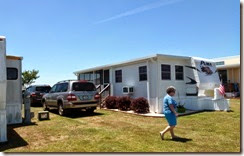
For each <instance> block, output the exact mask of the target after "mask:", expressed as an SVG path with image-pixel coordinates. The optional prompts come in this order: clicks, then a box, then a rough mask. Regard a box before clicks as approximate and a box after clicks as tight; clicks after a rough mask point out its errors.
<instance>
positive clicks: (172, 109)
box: [169, 104, 178, 116]
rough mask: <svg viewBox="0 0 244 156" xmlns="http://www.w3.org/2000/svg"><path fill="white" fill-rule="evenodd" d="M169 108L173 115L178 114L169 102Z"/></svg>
mask: <svg viewBox="0 0 244 156" xmlns="http://www.w3.org/2000/svg"><path fill="white" fill-rule="evenodd" d="M169 108H170V110H171V111H172V112H173V113H174V114H175V116H178V113H177V112H176V111H175V108H174V105H173V104H170V105H169Z"/></svg>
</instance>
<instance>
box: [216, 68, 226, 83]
mask: <svg viewBox="0 0 244 156" xmlns="http://www.w3.org/2000/svg"><path fill="white" fill-rule="evenodd" d="M218 73H219V78H220V81H222V82H223V83H224V84H226V83H227V80H228V79H227V70H218Z"/></svg>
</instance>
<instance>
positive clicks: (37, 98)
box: [23, 85, 51, 105]
mask: <svg viewBox="0 0 244 156" xmlns="http://www.w3.org/2000/svg"><path fill="white" fill-rule="evenodd" d="M50 89H51V87H50V86H49V85H32V86H29V87H28V88H26V90H25V92H24V95H23V96H24V101H25V99H26V98H30V103H31V105H34V104H40V103H41V101H42V97H43V95H44V94H46V93H49V91H50Z"/></svg>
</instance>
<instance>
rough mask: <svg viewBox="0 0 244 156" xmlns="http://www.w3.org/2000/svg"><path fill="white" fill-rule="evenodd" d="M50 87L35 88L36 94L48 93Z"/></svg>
mask: <svg viewBox="0 0 244 156" xmlns="http://www.w3.org/2000/svg"><path fill="white" fill-rule="evenodd" d="M50 89H51V87H36V91H37V92H42V93H48V92H49V91H50Z"/></svg>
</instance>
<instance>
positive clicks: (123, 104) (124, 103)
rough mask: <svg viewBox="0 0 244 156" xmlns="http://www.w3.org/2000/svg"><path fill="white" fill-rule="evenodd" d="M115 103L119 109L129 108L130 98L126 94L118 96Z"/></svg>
mask: <svg viewBox="0 0 244 156" xmlns="http://www.w3.org/2000/svg"><path fill="white" fill-rule="evenodd" d="M117 105H118V109H119V110H124V111H126V110H130V106H131V98H130V97H128V96H123V97H119V98H118V99H117Z"/></svg>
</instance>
